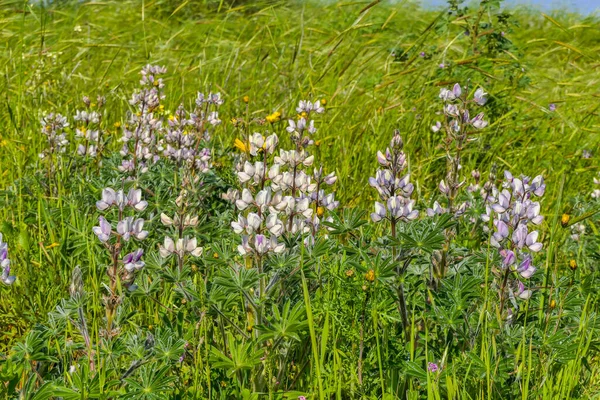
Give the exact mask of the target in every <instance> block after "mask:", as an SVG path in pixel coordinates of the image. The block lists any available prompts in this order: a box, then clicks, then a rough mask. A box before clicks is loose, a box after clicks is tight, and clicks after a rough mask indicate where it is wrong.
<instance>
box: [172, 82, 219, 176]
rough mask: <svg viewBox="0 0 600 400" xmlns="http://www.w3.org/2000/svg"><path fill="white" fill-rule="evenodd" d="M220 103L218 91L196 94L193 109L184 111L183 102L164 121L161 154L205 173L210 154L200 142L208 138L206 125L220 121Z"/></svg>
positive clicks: (209, 135)
mask: <svg viewBox="0 0 600 400" xmlns="http://www.w3.org/2000/svg"><path fill="white" fill-rule="evenodd" d="M221 104H223V100H222V99H221V95H220V94H219V93H210V94H209V95H208V96H205V95H204V94H203V93H198V95H197V97H196V101H195V105H196V108H195V109H194V110H193V111H192V112H190V113H188V112H187V111H186V110H185V108H184V107H183V104H182V105H180V106H179V107H178V108H177V110H176V111H175V114H174V115H171V116H170V117H169V120H168V126H167V128H166V132H165V136H164V140H162V141H161V148H162V149H163V154H164V156H165V157H167V158H169V159H171V160H173V161H175V162H176V163H177V164H185V165H186V166H187V167H188V168H189V169H190V170H195V171H198V172H200V173H205V172H207V171H208V170H209V168H210V159H211V154H210V150H209V149H207V148H202V149H201V148H200V147H201V144H202V143H207V142H208V141H210V139H211V134H210V130H209V129H210V128H214V127H216V126H217V125H219V124H220V123H221V120H220V119H219V113H218V111H217V110H218V108H219V106H221Z"/></svg>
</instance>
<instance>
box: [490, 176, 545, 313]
mask: <svg viewBox="0 0 600 400" xmlns="http://www.w3.org/2000/svg"><path fill="white" fill-rule="evenodd" d="M545 189H546V185H545V184H544V178H543V177H542V176H541V175H538V176H536V177H535V178H533V179H531V178H529V177H527V176H521V177H519V178H515V177H513V175H512V174H511V173H510V172H509V171H505V172H504V183H503V189H502V190H501V191H500V192H498V191H497V190H494V191H493V192H492V194H491V195H490V196H489V197H488V198H487V202H488V205H487V206H486V213H485V214H483V215H482V219H483V221H485V222H488V221H492V225H493V233H492V235H491V237H490V244H491V245H492V246H494V247H496V248H497V249H498V251H499V254H500V257H501V260H502V261H501V264H500V268H499V270H498V271H497V273H498V277H499V279H500V284H499V287H500V298H501V304H503V303H504V301H505V300H506V294H505V291H506V290H508V293H509V294H510V295H511V296H512V297H514V296H513V294H516V296H517V297H519V298H521V299H524V300H526V299H528V298H529V297H531V294H532V291H531V290H529V289H526V288H525V285H524V283H523V280H524V279H529V278H531V276H532V275H533V274H534V273H535V271H536V268H535V266H534V265H533V257H534V255H535V253H537V252H539V251H540V250H542V247H543V246H542V243H541V242H538V237H539V232H538V231H537V230H535V229H534V227H535V226H537V225H540V224H541V223H542V221H543V219H544V217H543V216H542V215H540V203H539V201H534V199H536V198H540V197H542V196H543V195H544V192H545ZM501 308H502V307H501Z"/></svg>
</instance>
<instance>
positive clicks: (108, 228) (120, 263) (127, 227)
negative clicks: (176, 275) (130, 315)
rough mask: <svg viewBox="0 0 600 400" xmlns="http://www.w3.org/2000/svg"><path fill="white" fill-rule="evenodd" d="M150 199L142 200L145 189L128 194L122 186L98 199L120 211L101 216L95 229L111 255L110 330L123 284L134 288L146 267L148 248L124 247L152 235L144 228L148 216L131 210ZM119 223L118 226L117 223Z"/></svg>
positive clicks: (142, 207)
mask: <svg viewBox="0 0 600 400" xmlns="http://www.w3.org/2000/svg"><path fill="white" fill-rule="evenodd" d="M147 206H148V202H146V201H144V200H142V191H141V189H133V188H132V189H130V190H129V192H128V193H127V194H125V192H124V191H123V190H122V189H120V190H114V189H112V188H105V189H103V190H102V198H101V199H100V200H99V201H98V202H96V207H97V208H98V210H99V211H102V212H105V213H106V212H109V211H111V210H116V214H117V215H116V218H115V219H114V220H113V221H108V220H107V219H106V218H105V217H104V216H100V217H98V222H99V224H98V226H95V227H94V228H93V232H94V234H95V235H96V236H97V237H98V240H100V242H101V243H102V244H103V245H104V247H105V248H106V250H107V251H108V254H109V257H110V264H109V265H107V270H106V273H107V274H108V278H109V282H110V283H109V286H108V295H106V296H105V297H104V304H105V307H106V318H107V328H108V329H107V332H108V333H110V332H111V331H112V323H113V318H114V315H115V311H116V309H117V307H118V305H119V304H120V303H121V300H122V299H121V293H119V288H120V286H121V284H122V285H123V286H125V287H126V288H128V289H129V290H134V289H135V288H136V286H135V283H134V282H135V277H136V274H137V273H138V272H139V271H140V270H141V269H142V268H143V267H144V266H145V263H144V261H143V260H142V256H143V255H144V250H143V249H142V248H137V249H135V250H133V251H131V252H130V253H127V254H126V255H123V252H124V251H123V250H124V249H125V247H127V244H128V243H132V242H133V241H134V239H135V240H136V241H142V240H144V239H146V238H147V237H148V231H145V230H144V223H145V221H144V219H143V218H135V217H134V216H128V215H126V214H127V211H128V210H131V211H133V213H136V212H141V211H144V210H145V209H146V207H147ZM115 223H116V229H114V228H113V226H114V225H115Z"/></svg>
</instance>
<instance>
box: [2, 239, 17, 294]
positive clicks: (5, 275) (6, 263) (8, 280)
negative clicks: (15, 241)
mask: <svg viewBox="0 0 600 400" xmlns="http://www.w3.org/2000/svg"><path fill="white" fill-rule="evenodd" d="M0 268H1V269H2V275H1V276H0V280H1V281H2V283H4V284H5V285H12V284H13V283H14V282H15V280H16V279H17V278H16V277H15V276H14V275H11V274H10V259H9V258H8V244H7V243H6V242H3V241H2V234H1V233H0Z"/></svg>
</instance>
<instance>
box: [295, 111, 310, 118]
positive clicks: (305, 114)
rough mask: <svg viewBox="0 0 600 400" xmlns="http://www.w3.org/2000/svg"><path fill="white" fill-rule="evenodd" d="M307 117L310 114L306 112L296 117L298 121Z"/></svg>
mask: <svg viewBox="0 0 600 400" xmlns="http://www.w3.org/2000/svg"><path fill="white" fill-rule="evenodd" d="M306 117H308V114H307V113H306V111H302V112H301V113H300V114H298V115H297V116H296V119H302V118H305V119H306Z"/></svg>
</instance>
